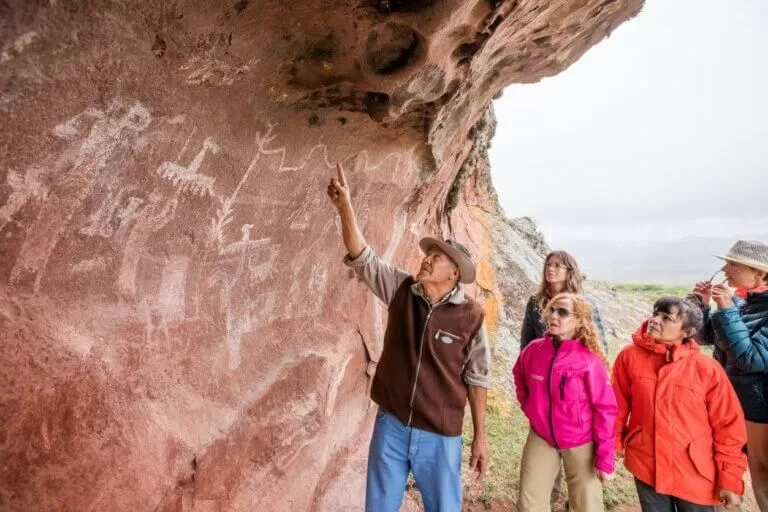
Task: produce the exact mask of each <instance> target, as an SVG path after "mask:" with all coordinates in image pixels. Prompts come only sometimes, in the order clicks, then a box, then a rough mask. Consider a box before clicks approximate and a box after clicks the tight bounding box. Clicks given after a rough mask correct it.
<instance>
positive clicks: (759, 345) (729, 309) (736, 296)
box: [693, 240, 768, 512]
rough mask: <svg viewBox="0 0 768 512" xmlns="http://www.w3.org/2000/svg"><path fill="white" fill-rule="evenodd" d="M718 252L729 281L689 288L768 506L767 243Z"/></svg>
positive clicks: (758, 492) (759, 494)
mask: <svg viewBox="0 0 768 512" xmlns="http://www.w3.org/2000/svg"><path fill="white" fill-rule="evenodd" d="M718 258H720V259H722V260H725V264H724V265H723V267H722V269H721V271H722V272H724V273H725V278H726V280H727V284H728V286H726V285H725V283H723V284H712V280H709V281H701V282H698V283H696V286H695V287H694V289H693V293H694V294H695V295H696V296H698V298H699V299H700V300H701V304H702V306H703V311H704V317H705V322H706V323H705V329H704V338H705V341H706V342H709V343H712V344H714V346H715V357H716V358H717V360H718V361H720V362H721V363H722V364H723V366H724V367H725V371H726V373H727V374H728V377H729V379H730V381H731V383H732V384H733V387H734V389H735V390H736V394H737V395H738V397H739V401H740V402H741V407H742V408H743V409H744V416H745V418H746V420H747V452H748V456H749V471H750V474H751V476H752V487H753V489H754V492H755V498H756V500H757V503H758V506H759V508H760V511H761V512H768V244H766V243H765V242H758V241H746V240H739V241H737V242H736V243H735V244H734V245H733V247H731V249H730V250H729V251H728V252H727V253H726V254H724V255H722V256H718ZM729 287H731V288H734V289H735V290H736V292H735V293H733V292H732V291H731V289H730V288H729ZM710 300H714V302H715V304H716V306H717V310H716V311H714V312H710V307H709V302H710Z"/></svg>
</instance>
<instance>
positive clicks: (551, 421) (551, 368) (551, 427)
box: [547, 345, 560, 450]
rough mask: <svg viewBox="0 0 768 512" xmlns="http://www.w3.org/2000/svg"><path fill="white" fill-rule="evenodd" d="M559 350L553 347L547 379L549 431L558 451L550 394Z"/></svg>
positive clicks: (552, 402)
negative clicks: (553, 352)
mask: <svg viewBox="0 0 768 512" xmlns="http://www.w3.org/2000/svg"><path fill="white" fill-rule="evenodd" d="M559 350H560V346H559V345H555V355H554V356H552V364H550V365H549V377H548V378H547V387H548V388H549V431H550V432H551V433H552V442H554V443H555V448H556V449H558V450H559V449H560V445H559V444H557V438H556V437H555V422H554V419H553V416H554V410H555V397H554V395H553V394H552V372H553V371H554V369H555V361H556V360H557V352H558V351H559Z"/></svg>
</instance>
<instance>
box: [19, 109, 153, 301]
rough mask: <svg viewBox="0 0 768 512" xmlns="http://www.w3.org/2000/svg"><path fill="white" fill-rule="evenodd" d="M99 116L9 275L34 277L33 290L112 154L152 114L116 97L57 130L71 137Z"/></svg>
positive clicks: (146, 123) (131, 139) (135, 134)
mask: <svg viewBox="0 0 768 512" xmlns="http://www.w3.org/2000/svg"><path fill="white" fill-rule="evenodd" d="M89 118H93V119H95V121H94V122H93V125H92V126H91V129H90V131H89V133H88V135H87V136H86V137H85V139H84V140H83V142H82V143H81V144H80V147H79V149H78V150H77V156H76V158H75V160H74V162H73V165H72V167H71V170H70V171H69V173H67V174H66V175H65V176H64V177H63V178H62V179H61V180H60V182H59V183H58V184H57V185H56V186H55V187H54V188H53V189H52V190H51V192H50V193H49V194H48V200H47V201H46V202H45V203H44V204H43V207H42V208H41V210H40V213H39V215H38V217H37V220H36V221H35V223H34V225H33V226H31V227H30V229H29V230H28V233H29V235H28V237H27V239H26V240H25V241H24V245H23V246H22V248H21V252H20V254H19V257H18V259H17V261H16V265H15V266H14V268H13V271H12V272H11V280H12V281H13V282H16V283H19V282H21V281H22V280H23V279H25V278H26V277H29V278H32V279H34V290H35V291H36V292H37V291H39V290H40V286H41V284H42V279H43V274H44V270H45V267H46V265H47V264H48V260H49V258H50V256H51V253H52V252H53V249H54V247H55V246H56V244H57V243H58V241H59V239H60V238H61V236H62V234H63V233H64V230H65V229H66V227H67V225H68V224H69V222H70V220H71V218H72V216H73V215H74V213H75V212H76V211H78V210H79V208H80V207H81V205H82V203H83V201H84V200H85V198H87V197H88V195H89V194H90V192H91V189H92V188H93V186H94V184H95V182H96V179H97V178H98V176H99V174H100V172H101V171H102V170H103V169H104V167H105V166H106V163H107V161H109V159H110V158H111V157H112V156H113V154H114V153H115V152H116V151H118V150H120V149H124V148H126V147H130V145H131V144H133V143H135V141H136V138H137V137H138V135H139V134H140V133H141V132H143V131H144V130H145V129H146V128H147V127H148V126H149V124H150V123H151V121H152V118H151V116H150V114H149V110H147V109H146V108H145V107H144V106H143V105H142V104H141V103H139V102H134V103H132V104H129V103H126V102H125V101H123V100H120V99H116V100H114V101H112V103H111V104H110V106H109V108H108V109H107V111H106V112H102V111H100V110H96V109H93V108H89V109H87V110H85V111H84V112H82V113H80V114H78V115H77V116H75V117H73V118H72V119H70V120H69V121H67V122H65V123H63V124H61V125H59V126H57V127H56V128H54V134H56V135H57V136H59V137H63V138H67V139H71V138H74V137H76V136H77V135H78V134H79V133H80V131H81V125H82V124H83V122H84V120H86V119H89Z"/></svg>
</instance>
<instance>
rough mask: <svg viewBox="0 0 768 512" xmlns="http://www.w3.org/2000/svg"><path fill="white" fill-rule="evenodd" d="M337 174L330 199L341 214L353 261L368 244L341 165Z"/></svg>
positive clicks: (348, 250)
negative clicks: (361, 230)
mask: <svg viewBox="0 0 768 512" xmlns="http://www.w3.org/2000/svg"><path fill="white" fill-rule="evenodd" d="M336 172H337V175H336V177H335V178H331V183H330V184H329V185H328V197H330V198H331V201H332V202H333V205H334V206H335V207H336V209H337V210H338V212H339V217H341V233H342V236H343V238H344V247H346V249H347V254H348V255H349V257H350V258H351V259H355V258H357V257H358V256H360V253H362V252H363V249H365V248H366V247H367V246H368V244H367V243H366V241H365V238H363V234H362V233H361V232H360V226H358V225H357V217H356V216H355V209H354V208H353V207H352V200H351V199H350V197H349V185H347V178H346V176H344V168H343V167H342V166H341V164H337V165H336Z"/></svg>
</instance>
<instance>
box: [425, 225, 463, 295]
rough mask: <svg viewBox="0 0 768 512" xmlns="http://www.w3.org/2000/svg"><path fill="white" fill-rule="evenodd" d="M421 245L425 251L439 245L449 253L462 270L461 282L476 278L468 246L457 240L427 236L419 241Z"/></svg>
mask: <svg viewBox="0 0 768 512" xmlns="http://www.w3.org/2000/svg"><path fill="white" fill-rule="evenodd" d="M419 247H421V250H422V251H424V252H428V251H429V250H430V249H431V248H432V247H438V248H439V249H440V250H441V251H443V252H444V253H445V254H447V255H448V257H449V258H451V260H453V262H454V263H455V264H456V266H457V267H459V270H460V271H461V275H459V282H462V283H471V282H473V281H474V280H475V264H474V263H473V262H472V254H470V252H469V250H468V249H467V248H466V247H464V246H463V245H461V244H460V243H458V242H456V241H455V240H450V239H449V240H445V241H442V240H438V239H437V238H432V237H428V236H427V237H424V238H422V239H421V240H420V241H419Z"/></svg>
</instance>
